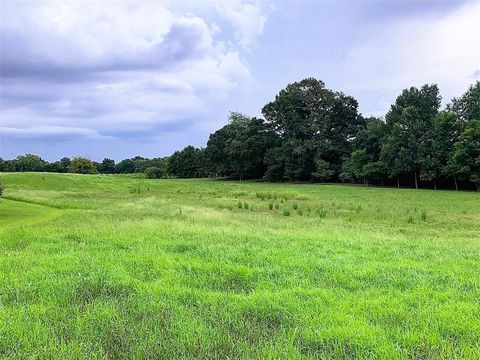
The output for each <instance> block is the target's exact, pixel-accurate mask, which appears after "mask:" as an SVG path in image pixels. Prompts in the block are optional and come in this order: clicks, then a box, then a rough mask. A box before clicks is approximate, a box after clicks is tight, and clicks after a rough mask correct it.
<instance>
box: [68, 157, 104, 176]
mask: <svg viewBox="0 0 480 360" xmlns="http://www.w3.org/2000/svg"><path fill="white" fill-rule="evenodd" d="M68 170H69V171H70V172H71V173H77V174H95V173H96V172H97V168H96V167H95V165H94V164H93V162H92V160H90V159H87V158H84V157H81V156H77V157H74V158H73V159H72V161H71V163H70V166H69V167H68Z"/></svg>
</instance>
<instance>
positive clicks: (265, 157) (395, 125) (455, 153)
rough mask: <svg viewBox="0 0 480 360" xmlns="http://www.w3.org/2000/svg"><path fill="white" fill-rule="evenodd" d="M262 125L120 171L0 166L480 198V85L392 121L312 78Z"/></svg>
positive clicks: (393, 111) (409, 98)
mask: <svg viewBox="0 0 480 360" xmlns="http://www.w3.org/2000/svg"><path fill="white" fill-rule="evenodd" d="M262 114H263V119H261V118H256V117H249V116H247V115H244V114H241V113H238V112H232V113H230V116H229V123H228V124H227V125H225V126H224V127H222V128H221V129H219V130H217V131H215V132H214V133H213V134H211V135H210V137H209V140H208V142H207V146H206V147H205V148H195V147H193V146H187V147H185V148H184V149H182V150H181V151H176V152H175V153H173V154H172V155H171V156H168V157H163V158H154V159H147V158H143V157H140V156H137V157H134V158H132V159H125V160H122V161H120V162H119V163H117V164H116V163H115V161H114V160H112V159H104V160H103V161H102V162H101V163H96V162H92V161H90V160H88V159H85V158H81V157H77V158H74V159H72V160H70V159H69V158H63V159H61V160H60V161H57V162H53V163H48V162H47V161H45V160H43V159H41V158H40V157H38V156H36V155H32V154H27V155H23V156H19V157H17V158H16V159H14V160H3V159H0V171H51V172H77V173H96V172H100V173H107V174H108V173H140V172H142V173H143V172H144V173H145V174H146V176H147V177H150V178H161V177H178V178H192V177H208V176H210V177H227V178H234V179H240V180H242V179H264V180H268V181H292V182H300V181H301V182H349V183H363V184H365V185H369V184H377V185H394V186H398V187H400V186H405V187H407V186H408V187H413V186H414V187H416V188H418V187H419V186H423V187H432V188H435V189H436V188H437V186H438V187H442V188H456V189H459V188H465V189H470V188H472V189H473V188H475V189H477V190H480V81H477V82H476V83H475V84H473V85H472V86H470V88H469V89H468V91H466V92H465V93H464V94H463V95H461V96H460V97H458V98H454V99H453V100H452V101H451V102H450V103H449V104H447V106H446V108H445V109H443V110H441V96H440V91H439V88H438V86H437V85H428V84H427V85H424V86H422V87H421V88H420V89H418V88H415V87H411V88H409V89H405V90H403V92H402V93H401V94H400V95H399V96H398V97H397V99H396V100H395V103H394V104H392V105H391V108H390V110H389V111H388V113H387V114H386V116H385V119H384V120H383V119H380V118H376V117H368V118H365V117H363V116H362V115H361V114H360V113H359V110H358V102H357V100H356V99H354V98H353V97H352V96H348V95H345V94H344V93H342V92H337V91H333V90H330V89H328V88H326V86H325V83H324V82H322V81H320V80H317V79H314V78H308V79H304V80H302V81H300V82H295V83H292V84H289V85H288V86H287V87H286V88H285V89H283V90H281V91H280V92H279V93H278V94H277V96H276V97H275V99H274V100H273V101H272V102H269V103H268V104H266V105H265V106H264V107H263V109H262Z"/></svg>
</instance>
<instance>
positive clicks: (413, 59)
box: [343, 2, 480, 112]
mask: <svg viewBox="0 0 480 360" xmlns="http://www.w3.org/2000/svg"><path fill="white" fill-rule="evenodd" d="M479 19H480V3H479V2H476V3H467V4H466V5H465V6H463V7H461V8H460V9H458V10H456V11H455V12H451V13H449V14H447V15H443V16H441V17H425V16H424V17H422V18H414V19H411V18H408V19H401V20H397V21H396V22H394V23H391V24H386V25H385V26H384V28H383V30H382V32H381V33H378V32H377V33H375V36H373V37H372V38H370V39H367V40H366V41H364V42H362V43H361V44H358V45H357V46H355V47H354V48H353V49H352V50H351V51H350V52H349V54H348V56H347V58H346V60H345V63H344V64H343V68H344V71H343V75H344V82H345V83H348V84H349V86H350V88H351V89H354V91H356V92H358V93H363V94H365V93H368V92H373V93H382V94H384V96H386V97H387V98H388V100H387V101H385V100H386V99H385V97H384V98H382V99H380V100H377V101H378V103H377V106H378V109H377V110H378V111H379V112H384V111H385V110H386V109H385V108H384V106H385V104H388V103H391V101H393V100H394V97H395V96H397V95H398V94H399V92H400V91H401V90H402V89H404V88H406V87H410V86H420V85H422V84H424V83H437V84H438V85H439V87H440V91H441V93H442V95H443V97H444V102H446V101H449V100H450V99H451V98H452V97H453V96H458V95H460V94H462V93H463V92H464V91H466V90H467V88H468V86H469V84H471V83H472V82H473V80H472V76H474V75H473V74H477V73H478V70H479V69H480V41H479V39H480V26H479V21H478V20H479ZM377 26H378V24H377ZM377 98H378V97H377Z"/></svg>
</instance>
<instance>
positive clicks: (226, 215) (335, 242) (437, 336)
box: [0, 173, 480, 359]
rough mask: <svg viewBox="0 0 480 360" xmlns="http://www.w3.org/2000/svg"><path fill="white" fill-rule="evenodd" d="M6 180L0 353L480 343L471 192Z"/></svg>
mask: <svg viewBox="0 0 480 360" xmlns="http://www.w3.org/2000/svg"><path fill="white" fill-rule="evenodd" d="M2 179H3V183H4V185H5V188H6V190H5V193H4V198H3V199H2V200H1V202H0V358H5V359H10V358H11V359H14V358H22V359H23V358H27V359H28V358H31V359H240V358H242V359H353V358H362V359H364V358H365V359H367V358H368V359H370V358H371V359H479V358H480V275H479V274H480V194H479V193H473V192H455V191H433V190H431V191H430V190H410V189H390V188H367V187H361V186H343V185H319V184H271V183H261V182H249V181H242V182H236V181H219V180H204V179H194V180H147V179H143V178H141V177H135V176H120V175H114V176H108V175H76V174H51V173H4V174H2Z"/></svg>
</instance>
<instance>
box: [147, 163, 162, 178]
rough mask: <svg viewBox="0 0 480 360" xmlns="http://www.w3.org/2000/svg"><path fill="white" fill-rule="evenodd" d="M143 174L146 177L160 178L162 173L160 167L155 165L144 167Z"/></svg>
mask: <svg viewBox="0 0 480 360" xmlns="http://www.w3.org/2000/svg"><path fill="white" fill-rule="evenodd" d="M144 174H145V177H146V178H147V179H160V178H162V177H163V175H164V174H163V171H162V169H160V168H158V167H155V166H150V167H148V168H146V169H145V171H144Z"/></svg>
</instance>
